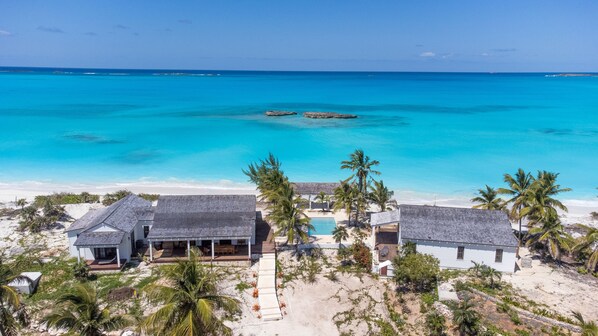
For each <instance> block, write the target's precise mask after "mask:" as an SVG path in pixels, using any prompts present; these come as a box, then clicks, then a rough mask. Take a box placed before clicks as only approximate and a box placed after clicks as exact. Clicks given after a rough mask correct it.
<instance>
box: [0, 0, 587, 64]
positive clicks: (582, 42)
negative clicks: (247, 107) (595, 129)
mask: <svg viewBox="0 0 598 336" xmlns="http://www.w3.org/2000/svg"><path fill="white" fill-rule="evenodd" d="M597 15H598V1H595V0H587V1H576V0H568V1H562V0H537V1H526V0H501V1H480V0H477V1H469V0H454V1H450V0H444V1H441V0H438V1H428V0H418V1H397V0H394V1H385V0H376V1H365V0H359V1H355V0H343V1H328V0H302V1H290V0H288V1H286V0H260V1H258V0H254V1H249V0H236V1H229V0H214V1H197V0H178V1H149V0H129V1H122V0H118V1H116V0H102V1H99V0H98V1H88V0H80V1H72V0H71V1H63V0H56V1H47V0H41V1H29V0H19V1H16V0H14V1H9V0H2V4H1V5H0V66H49V67H101V68H162V69H219V70H235V69H239V70H332V71H337V70H356V71H557V72H564V71H580V72H590V71H594V72H596V71H598V37H597V36H598V19H597Z"/></svg>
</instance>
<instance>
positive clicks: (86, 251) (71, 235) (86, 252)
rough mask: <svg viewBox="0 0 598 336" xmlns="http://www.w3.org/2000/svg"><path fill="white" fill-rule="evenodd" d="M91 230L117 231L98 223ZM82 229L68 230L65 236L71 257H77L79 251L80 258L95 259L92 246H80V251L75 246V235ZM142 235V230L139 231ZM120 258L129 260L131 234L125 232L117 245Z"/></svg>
mask: <svg viewBox="0 0 598 336" xmlns="http://www.w3.org/2000/svg"><path fill="white" fill-rule="evenodd" d="M91 230H92V232H107V231H117V230H116V229H114V228H113V227H110V226H107V225H98V226H96V227H94V228H92V229H91ZM82 231H83V230H77V231H70V232H67V238H68V241H69V254H70V255H71V257H73V258H77V256H78V253H81V254H80V255H81V259H82V260H95V256H94V254H93V248H80V249H79V250H80V252H78V251H77V247H76V246H75V241H76V240H77V235H78V234H79V233H81V232H82ZM141 236H142V237H143V230H142V233H141ZM118 250H119V254H120V259H126V260H127V261H130V260H131V234H130V233H127V234H125V236H124V238H123V240H122V242H121V243H120V245H119V246H118Z"/></svg>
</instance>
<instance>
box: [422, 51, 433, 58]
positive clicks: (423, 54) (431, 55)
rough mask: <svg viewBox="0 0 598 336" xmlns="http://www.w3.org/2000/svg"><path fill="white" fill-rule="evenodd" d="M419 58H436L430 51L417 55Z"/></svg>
mask: <svg viewBox="0 0 598 336" xmlns="http://www.w3.org/2000/svg"><path fill="white" fill-rule="evenodd" d="M419 56H420V57H434V56H436V54H435V53H433V52H431V51H426V52H423V53H421V54H419Z"/></svg>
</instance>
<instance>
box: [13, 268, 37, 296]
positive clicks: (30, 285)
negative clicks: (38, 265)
mask: <svg viewBox="0 0 598 336" xmlns="http://www.w3.org/2000/svg"><path fill="white" fill-rule="evenodd" d="M41 277H42V273H41V272H23V273H21V276H20V277H19V278H16V279H14V280H13V281H11V282H10V283H8V286H9V287H12V288H14V289H15V290H16V291H17V292H19V293H21V294H33V293H35V290H36V289H37V285H38V284H39V279H40V278H41Z"/></svg>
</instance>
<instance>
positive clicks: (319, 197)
mask: <svg viewBox="0 0 598 336" xmlns="http://www.w3.org/2000/svg"><path fill="white" fill-rule="evenodd" d="M315 201H316V202H318V203H320V204H322V212H324V211H325V210H326V209H324V204H325V203H326V202H328V201H330V197H328V195H326V193H325V192H323V191H320V193H319V194H317V195H316V198H315Z"/></svg>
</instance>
